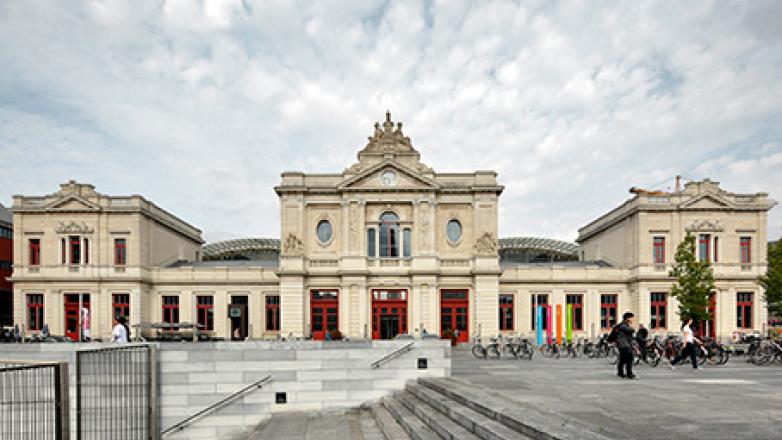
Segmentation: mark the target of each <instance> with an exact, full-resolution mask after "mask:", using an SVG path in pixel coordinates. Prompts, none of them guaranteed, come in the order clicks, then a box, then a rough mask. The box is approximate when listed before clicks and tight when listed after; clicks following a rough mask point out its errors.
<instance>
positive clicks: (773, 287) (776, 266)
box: [758, 240, 782, 317]
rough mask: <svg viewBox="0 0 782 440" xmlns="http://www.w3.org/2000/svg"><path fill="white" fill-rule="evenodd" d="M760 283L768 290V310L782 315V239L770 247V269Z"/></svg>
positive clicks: (759, 280)
mask: <svg viewBox="0 0 782 440" xmlns="http://www.w3.org/2000/svg"><path fill="white" fill-rule="evenodd" d="M758 283H759V284H760V285H761V286H763V289H765V291H766V293H765V299H766V304H768V311H769V312H770V313H772V314H774V315H776V316H777V317H782V240H777V242H776V243H774V244H772V245H770V246H769V247H768V270H767V271H766V274H765V275H763V276H761V277H760V278H758Z"/></svg>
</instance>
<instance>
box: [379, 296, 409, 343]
mask: <svg viewBox="0 0 782 440" xmlns="http://www.w3.org/2000/svg"><path fill="white" fill-rule="evenodd" d="M405 333H407V291H406V290H373V291H372V339H393V338H395V337H396V335H398V334H405Z"/></svg>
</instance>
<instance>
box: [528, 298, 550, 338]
mask: <svg viewBox="0 0 782 440" xmlns="http://www.w3.org/2000/svg"><path fill="white" fill-rule="evenodd" d="M547 304H548V294H547V293H537V294H535V293H533V294H532V310H531V311H532V319H530V323H531V328H532V330H537V326H536V323H537V308H538V306H543V313H542V315H541V321H540V324H541V329H542V330H547V329H548V314H547V312H546V305H547Z"/></svg>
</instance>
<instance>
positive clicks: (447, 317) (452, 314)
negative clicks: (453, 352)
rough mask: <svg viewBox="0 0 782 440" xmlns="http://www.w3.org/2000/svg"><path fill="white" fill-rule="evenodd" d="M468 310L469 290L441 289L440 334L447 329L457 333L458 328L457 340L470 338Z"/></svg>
mask: <svg viewBox="0 0 782 440" xmlns="http://www.w3.org/2000/svg"><path fill="white" fill-rule="evenodd" d="M468 312H469V300H468V299H467V290H442V291H440V336H442V335H443V334H444V333H445V332H446V331H449V330H450V331H452V332H454V333H456V331H457V330H458V332H459V337H458V338H457V341H458V342H467V341H468V340H469V339H470V334H469V329H468V327H467V317H468V316H469V315H468Z"/></svg>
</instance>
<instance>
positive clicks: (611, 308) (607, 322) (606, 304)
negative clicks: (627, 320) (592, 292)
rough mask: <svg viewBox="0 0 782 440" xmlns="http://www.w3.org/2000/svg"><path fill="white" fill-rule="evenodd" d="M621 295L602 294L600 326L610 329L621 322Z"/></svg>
mask: <svg viewBox="0 0 782 440" xmlns="http://www.w3.org/2000/svg"><path fill="white" fill-rule="evenodd" d="M618 309H619V295H617V294H615V293H614V294H611V293H603V294H600V327H601V328H602V329H603V330H609V329H611V328H612V327H613V326H615V325H616V323H617V322H619V312H618Z"/></svg>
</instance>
